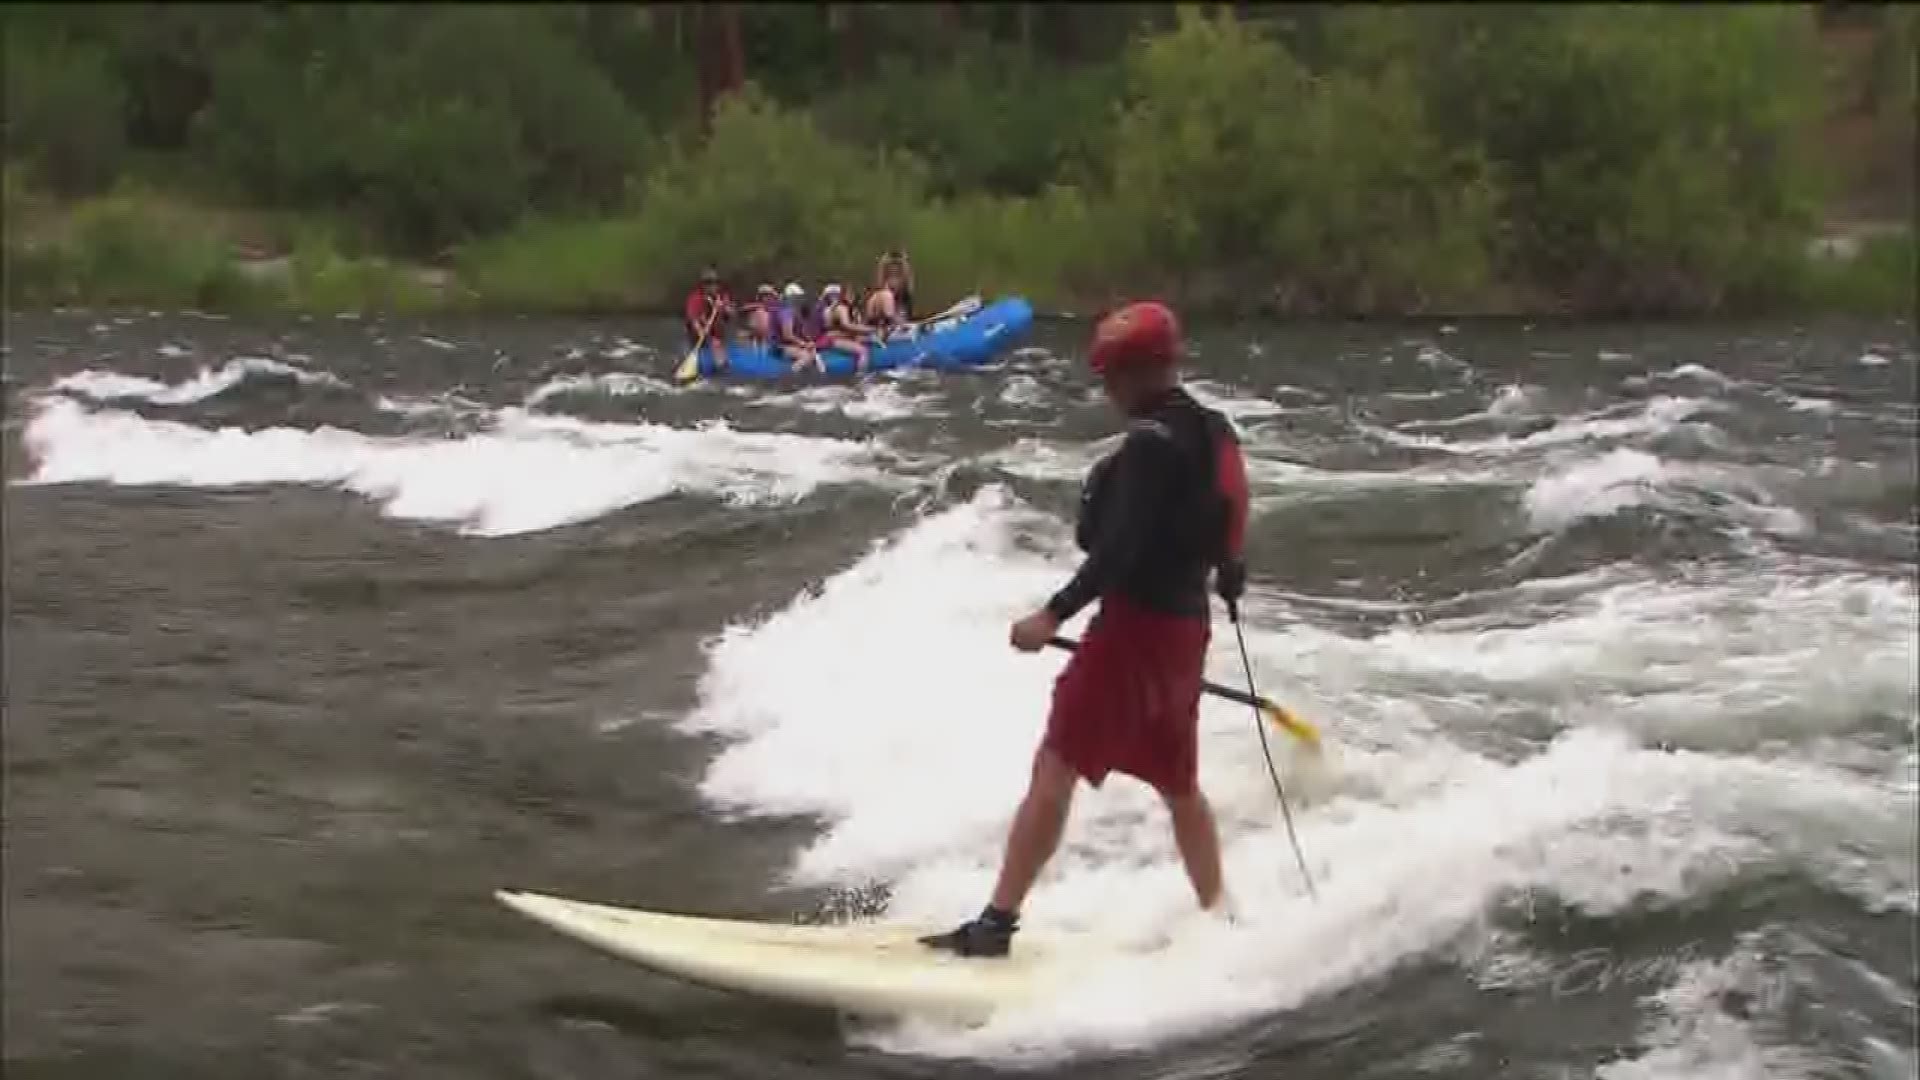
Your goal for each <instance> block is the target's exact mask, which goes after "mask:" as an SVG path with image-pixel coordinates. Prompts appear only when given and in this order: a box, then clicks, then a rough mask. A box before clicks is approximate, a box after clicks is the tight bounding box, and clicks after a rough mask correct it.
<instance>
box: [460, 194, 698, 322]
mask: <svg viewBox="0 0 1920 1080" xmlns="http://www.w3.org/2000/svg"><path fill="white" fill-rule="evenodd" d="M455 265H456V266H457V267H458V269H459V271H460V279H461V281H462V282H464V283H465V284H466V286H467V287H468V288H469V289H471V290H472V291H473V294H474V299H475V301H476V302H477V303H480V304H483V305H485V306H487V307H490V308H502V309H507V310H519V311H527V310H534V311H568V312H593V311H615V310H621V309H626V308H632V307H637V306H641V305H643V304H647V303H660V302H662V301H663V300H666V299H670V293H669V292H668V291H667V290H670V289H671V288H672V284H671V283H668V282H665V281H663V280H656V276H655V275H650V274H649V272H648V269H647V266H646V264H645V262H644V261H643V259H642V246H641V242H640V232H639V224H638V222H637V221H636V220H635V219H634V218H632V217H618V218H610V219H599V220H572V221H567V220H562V221H529V222H524V223H522V224H521V225H520V226H519V227H517V228H515V229H514V230H513V231H512V232H510V233H507V234H505V235H502V236H498V237H494V238H490V239H486V240H481V241H478V242H476V243H473V244H470V245H468V246H467V247H464V248H462V249H461V251H460V253H459V255H458V257H457V259H456V261H455Z"/></svg>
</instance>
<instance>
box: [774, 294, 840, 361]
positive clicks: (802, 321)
mask: <svg viewBox="0 0 1920 1080" xmlns="http://www.w3.org/2000/svg"><path fill="white" fill-rule="evenodd" d="M773 326H774V339H775V340H776V341H778V342H779V343H780V352H781V355H783V356H785V357H787V358H788V359H789V360H791V361H793V370H795V371H800V370H802V369H804V368H807V367H811V368H813V369H814V370H816V371H825V370H827V364H826V361H825V360H822V359H821V358H820V351H819V349H817V348H816V347H815V341H814V339H815V338H816V337H818V336H819V335H818V334H817V333H816V328H815V326H814V320H813V318H812V316H810V315H809V314H808V313H807V291H806V290H805V289H802V288H801V287H800V283H799V282H797V281H789V282H787V287H786V288H785V289H784V290H782V292H781V304H780V307H779V309H778V310H777V311H776V312H775V313H774V318H773Z"/></svg>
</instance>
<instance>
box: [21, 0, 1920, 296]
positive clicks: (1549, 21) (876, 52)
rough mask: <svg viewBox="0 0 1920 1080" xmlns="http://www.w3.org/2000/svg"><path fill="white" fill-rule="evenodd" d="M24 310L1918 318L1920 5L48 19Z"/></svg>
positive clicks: (358, 13) (24, 181)
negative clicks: (1840, 239)
mask: <svg viewBox="0 0 1920 1080" xmlns="http://www.w3.org/2000/svg"><path fill="white" fill-rule="evenodd" d="M8 20H9V26H8V33H7V36H6V50H7V54H6V58H5V59H6V79H7V86H6V93H7V100H8V102H9V107H8V110H7V121H6V156H7V161H8V165H7V170H6V211H7V221H8V227H7V230H6V259H7V285H6V289H7V294H8V302H9V304H13V305H19V304H26V305H44V304H57V303H87V304H119V303H125V304H147V305H178V306H191V307H200V308H203V309H219V310H227V309H232V310H242V309H298V310H330V309H337V308H347V307H351V308H390V309H399V310H424V309H431V308H447V307H465V308H479V309H498V310H516V311H633V310H648V309H663V308H671V307H672V306H673V305H674V303H675V301H677V299H678V297H679V295H680V293H681V292H682V291H683V290H684V289H685V287H686V284H687V282H689V281H690V280H691V278H692V276H693V275H694V273H695V272H696V271H697V269H698V267H699V266H700V265H702V264H704V263H706V262H710V261H711V262H715V263H718V264H719V265H720V266H721V267H722V268H723V269H724V271H725V272H726V273H727V274H728V276H729V277H730V278H731V280H733V282H734V284H735V288H736V289H744V288H750V287H751V286H752V285H753V284H754V283H755V282H757V281H760V280H773V279H784V278H788V277H797V278H800V279H802V280H803V281H806V282H808V283H809V284H812V285H817V284H819V283H820V282H822V281H824V280H828V279H840V280H863V279H864V277H865V276H866V275H867V274H868V273H870V272H871V268H872V265H873V259H874V256H875V255H876V254H877V253H878V252H880V251H882V250H884V249H887V248H892V247H905V248H906V249H907V250H909V251H910V252H911V253H912V256H913V260H914V265H915V270H916V275H917V277H918V278H919V280H920V282H921V288H922V291H923V292H925V293H926V294H927V297H926V298H927V299H928V300H930V301H938V300H940V299H942V298H947V297H952V296H958V295H961V294H965V293H968V292H980V293H983V294H1000V293H1019V294H1023V295H1026V296H1028V297H1029V298H1031V299H1032V300H1033V301H1034V302H1035V303H1036V305H1038V306H1039V307H1041V308H1042V309H1051V310H1059V309H1067V310H1082V311H1084V310H1088V309H1092V308H1097V307H1099V306H1102V305H1104V304H1106V303H1108V302H1110V301H1112V300H1114V299H1116V298H1118V297H1120V296H1122V295H1126V294H1133V293H1141V292H1146V291H1153V292H1157V293H1161V294H1163V295H1169V296H1172V297H1175V298H1177V299H1179V300H1180V301H1182V302H1184V303H1186V304H1188V305H1190V306H1192V307H1196V308H1205V309H1209V310H1214V311H1220V312H1264V313H1277V314H1286V315H1302V316H1309V315H1360V316H1364V315H1381V314H1394V315H1399V314H1421V313H1430V314H1443V313H1444V314H1484V313H1499V312H1565V313H1573V314H1593V315H1649V314H1688V313H1753V312H1777V311H1786V310H1795V311H1798V310H1848V311H1867V312H1904V311H1907V310H1908V309H1909V308H1910V306H1911V303H1912V296H1913V291H1914V279H1913V275H1914V241H1913V234H1912V232H1911V230H1910V229H1909V230H1906V231H1904V232H1899V231H1893V232H1886V231H1882V232H1881V233H1880V234H1878V235H1876V237H1875V238H1874V239H1871V240H1869V241H1868V242H1867V243H1866V244H1865V246H1864V247H1863V248H1862V250H1861V254H1860V255H1859V256H1857V257H1854V258H1851V259H1835V258H1831V257H1823V256H1816V255H1814V254H1810V243H1811V242H1812V241H1813V240H1815V239H1816V238H1817V237H1818V236H1820V235H1821V233H1822V231H1823V226H1825V225H1826V224H1828V222H1829V219H1831V218H1834V217H1836V216H1842V217H1847V218H1850V219H1857V218H1883V219H1887V218H1890V219H1894V220H1902V219H1910V218H1911V215H1912V212H1913V205H1912V185H1913V167H1912V161H1913V154H1914V131H1913V116H1914V109H1915V69H1914V55H1915V47H1916V36H1915V22H1916V20H1915V18H1914V15H1913V9H1912V8H1911V7H1899V6H1885V7H1879V6H1861V7H1851V6H1843V7H1840V8H1837V9H1836V8H1824V9H1817V8H1814V7H1811V6H1771V5H1764V6H1763V5H1746V6H1741V5H1735V6H1698V7H1696V6H1683V5H1672V6H1667V5H1659V6H1656V5H1631V6H1606V7H1601V6H1589V5H1580V4H1564V5H1540V6H1535V7H1513V6H1505V5H1498V6H1493V5H1490V6H1484V7H1483V6H1473V5H1432V6H1417V7H1415V6H1408V7H1388V6H1374V5H1362V6H1353V7H1345V6H1334V5H1275V6H1260V5H1230V6H1229V5H1205V6H1187V5H1165V4H1121V5H1103V6H1102V5H1088V6H1087V7H1085V8H1078V7H1073V6H1059V5H1037V4H1000V5H974V4H944V3H942V4H923V5H897V4H871V5H857V4H826V5H737V4H708V5H611V4H609V5H584V4H581V5H568V4H553V5H540V6H512V5H446V6H437V5H436V6H401V5H339V6H319V5H312V6H309V5H275V6H271V7H268V6H261V7H254V8H243V7H235V6H225V5H222V6H214V5H198V4H167V5H157V4H156V5H124V4H119V5H116V4H102V5H16V6H14V7H12V8H10V9H9V11H8Z"/></svg>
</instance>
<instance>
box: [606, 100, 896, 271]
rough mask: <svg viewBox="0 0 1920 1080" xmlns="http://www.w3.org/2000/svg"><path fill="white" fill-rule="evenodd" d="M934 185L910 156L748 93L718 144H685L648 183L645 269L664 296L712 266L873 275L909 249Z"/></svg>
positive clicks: (715, 139) (724, 111)
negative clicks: (852, 138)
mask: <svg viewBox="0 0 1920 1080" xmlns="http://www.w3.org/2000/svg"><path fill="white" fill-rule="evenodd" d="M924 189H925V174H924V169H922V168H921V167H920V165H919V164H918V163H917V162H916V161H914V160H913V159H912V158H911V157H908V156H906V155H904V154H898V153H889V152H884V151H872V150H866V149H861V148H857V147H849V146H842V145H839V144H836V143H835V142H833V141H832V140H830V139H828V138H827V137H826V136H825V135H824V134H823V133H822V132H821V131H820V130H819V128H818V127H817V126H815V124H814V122H813V119H812V117H810V116H809V115H808V114H806V113H804V112H800V111H795V110H789V109H783V108H781V107H780V106H779V105H777V104H775V103H774V102H773V101H771V100H770V99H769V98H767V97H766V96H765V95H764V94H762V93H760V92H759V91H758V90H757V89H755V88H754V87H752V86H749V87H747V89H746V90H744V91H742V92H741V93H739V94H735V95H732V96H730V97H728V98H727V99H726V100H725V101H724V102H722V103H721V105H720V107H719V109H718V110H717V112H716V114H715V116H714V120H713V132H712V135H711V137H709V138H708V139H707V140H706V141H705V142H704V143H703V144H701V145H699V146H698V147H696V148H691V149H688V148H684V147H682V148H676V149H675V150H674V151H673V152H672V153H671V154H670V155H669V157H668V158H667V160H666V161H665V162H663V163H662V165H661V166H660V168H659V169H658V170H656V171H655V172H654V173H653V174H652V175H651V176H650V177H649V178H648V180H647V182H646V185H645V195H644V197H643V198H642V201H641V211H640V220H639V242H640V245H641V249H642V263H643V265H645V266H647V267H648V268H649V269H650V270H651V272H652V277H653V280H654V282H656V283H657V288H659V289H664V290H666V293H665V295H676V294H677V293H678V292H679V291H681V290H683V289H684V288H685V283H686V282H689V281H691V280H692V279H693V276H694V275H695V274H697V273H698V272H699V269H700V267H702V266H704V265H707V264H709V263H714V264H719V263H724V264H726V266H727V267H728V270H729V272H730V273H732V274H736V275H738V276H739V277H740V278H742V279H743V280H744V279H755V280H759V279H763V278H772V277H775V276H780V277H791V276H799V275H802V274H804V273H806V272H808V271H809V270H811V271H812V272H813V273H818V274H822V275H826V276H830V277H831V276H836V275H840V276H845V275H850V274H852V275H858V276H859V277H860V278H862V279H863V278H864V277H865V275H866V272H867V270H866V268H867V267H870V266H871V265H872V261H873V259H874V256H875V255H876V254H877V253H878V252H880V251H882V250H884V249H886V248H889V247H894V246H897V245H898V243H899V240H898V237H899V233H900V230H901V228H902V226H903V225H904V224H905V222H906V221H907V220H908V218H909V215H910V214H911V213H912V211H913V208H914V207H915V206H916V205H918V204H919V202H920V201H921V199H922V197H923V195H922V193H923V191H924ZM668 283H672V284H670V285H669V284H668Z"/></svg>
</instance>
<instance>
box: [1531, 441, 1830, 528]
mask: <svg viewBox="0 0 1920 1080" xmlns="http://www.w3.org/2000/svg"><path fill="white" fill-rule="evenodd" d="M1522 503H1523V505H1524V506H1525V508H1526V511H1527V516H1528V518H1529V522H1530V524H1531V526H1532V527H1533V529H1534V530H1536V531H1539V532H1554V531H1557V530H1560V529H1564V528H1566V527H1567V526H1569V525H1571V524H1573V523H1575V522H1577V521H1581V520H1584V519H1588V518H1604V517H1609V516H1611V515H1613V514H1616V513H1619V512H1620V511H1622V510H1625V509H1627V508H1629V507H1634V506H1652V507H1657V508H1661V509H1666V510H1671V511H1680V512H1686V513H1692V514H1698V515H1701V516H1706V515H1709V514H1717V515H1720V516H1723V517H1725V518H1728V519H1729V520H1732V521H1734V522H1736V523H1737V524H1740V525H1742V526H1745V527H1750V528H1756V529H1759V530H1761V531H1763V532H1768V533H1773V534H1776V535H1783V536H1793V535H1799V534H1802V533H1805V532H1806V531H1807V530H1808V528H1809V526H1808V524H1807V521H1806V518H1804V517H1803V516H1802V515H1801V514H1800V513H1799V512H1798V511H1796V510H1794V509H1792V508H1791V507H1785V506H1779V505H1776V504H1775V503H1774V502H1773V499H1772V496H1771V495H1770V494H1769V493H1768V492H1767V491H1766V490H1765V489H1764V488H1762V487H1761V486H1760V485H1759V484H1758V483H1757V482H1756V481H1755V480H1754V479H1753V478H1752V476H1751V475H1750V474H1747V473H1746V472H1744V471H1743V470H1739V469H1735V468H1731V467H1727V466H1715V465H1704V464H1679V463H1673V462H1667V461H1663V460H1661V459H1660V458H1658V457H1655V456H1654V455H1652V454H1649V453H1647V452H1645V451H1642V450H1630V449H1625V448H1619V449H1615V450H1612V451H1609V452H1608V453H1606V454H1604V455H1602V456H1600V457H1597V458H1584V459H1581V460H1579V461H1577V462H1575V463H1574V464H1572V465H1570V466H1568V467H1566V468H1564V469H1561V470H1559V471H1556V472H1551V473H1548V474H1546V475H1545V476H1542V477H1540V478H1539V479H1537V480H1535V481H1534V482H1533V484H1532V485H1531V486H1530V487H1528V488H1527V490H1526V493H1525V495H1524V496H1523V498H1522Z"/></svg>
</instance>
